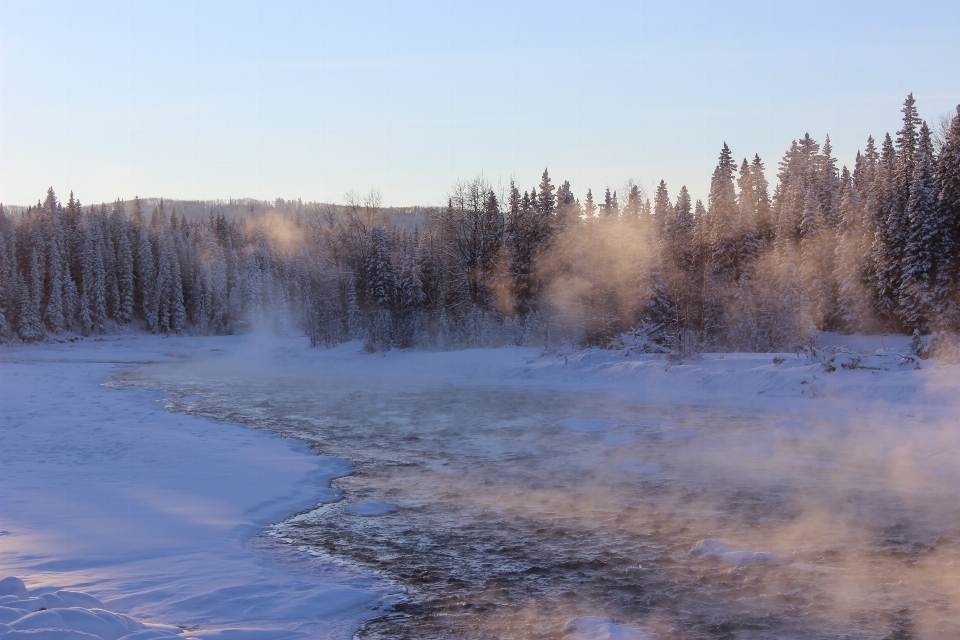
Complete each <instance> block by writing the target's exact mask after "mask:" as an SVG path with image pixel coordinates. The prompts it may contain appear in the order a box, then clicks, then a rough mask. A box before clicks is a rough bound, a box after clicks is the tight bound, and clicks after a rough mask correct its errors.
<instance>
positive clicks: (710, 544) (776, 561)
mask: <svg viewBox="0 0 960 640" xmlns="http://www.w3.org/2000/svg"><path fill="white" fill-rule="evenodd" d="M690 555H692V556H702V557H704V558H709V559H711V560H719V561H720V562H726V563H727V564H737V565H746V564H769V565H785V564H790V560H788V559H787V558H784V557H783V556H778V555H777V554H775V553H770V552H767V551H749V550H747V549H740V548H738V547H732V546H730V545H728V544H726V543H724V542H720V541H719V540H710V539H707V540H701V541H700V542H698V543H697V544H696V546H695V547H693V549H691V550H690Z"/></svg>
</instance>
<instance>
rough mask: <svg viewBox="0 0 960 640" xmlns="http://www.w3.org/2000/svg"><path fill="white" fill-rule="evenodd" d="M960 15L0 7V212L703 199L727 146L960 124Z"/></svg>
mask: <svg viewBox="0 0 960 640" xmlns="http://www.w3.org/2000/svg"><path fill="white" fill-rule="evenodd" d="M958 33H960V1H957V0H950V1H932V0H931V1H927V2H924V1H920V0H913V1H911V2H906V1H902V2H883V1H873V2H866V1H851V0H846V1H844V0H833V1H832V2H813V1H803V2H799V1H797V2H795V1H775V0H766V1H755V2H742V1H738V0H698V1H689V2H683V1H678V2H666V1H661V2H649V1H644V2H639V1H635V2H599V1H596V2H593V1H592V2H585V1H582V2H519V1H514V2H495V1H480V2H467V1H447V2H404V1H399V0H396V1H369V2H364V1H353V2H282V1H273V2H266V1H261V2H231V1H213V0H210V1H193V2H172V1H163V2H148V1H142V0H128V1H125V2H87V1H85V0H66V1H63V0H61V1H58V2H41V1H36V0H31V1H29V2H25V1H15V0H0V201H3V202H5V203H8V204H28V203H30V202H35V201H36V200H37V199H38V198H41V197H42V196H43V194H44V193H45V191H46V188H47V187H48V186H50V185H53V186H54V188H56V189H57V191H58V193H59V194H60V195H61V197H64V198H65V197H66V195H67V193H68V192H69V190H70V189H73V190H74V191H75V192H76V193H77V195H78V197H80V198H81V200H82V201H83V202H84V203H88V204H89V203H93V202H100V201H102V200H107V201H109V200H113V199H115V198H117V197H120V198H124V199H129V198H132V197H133V196H134V195H140V196H141V197H150V196H166V197H171V198H172V197H176V198H203V199H214V198H229V197H234V198H238V197H255V198H262V199H273V198H275V197H278V196H281V197H284V198H287V199H291V198H298V197H301V198H303V199H304V200H322V201H342V197H343V194H344V192H346V191H347V190H350V189H355V190H357V191H361V192H366V191H368V190H369V189H370V188H371V187H374V188H378V189H380V190H381V191H382V193H383V197H384V202H385V204H388V205H412V204H433V203H437V202H440V201H441V200H442V199H443V198H444V194H445V193H446V192H447V191H448V189H449V187H450V185H451V184H452V183H453V182H455V181H456V180H458V179H466V178H471V177H473V176H476V175H477V174H479V173H481V172H483V173H484V174H485V175H486V176H487V177H488V178H490V179H491V180H492V181H493V182H495V183H496V182H497V181H498V180H502V181H506V180H508V179H509V177H510V176H511V175H515V176H516V177H517V179H518V181H519V183H520V185H521V187H522V188H525V189H526V188H529V187H530V186H533V185H535V184H536V183H537V181H538V180H539V177H540V173H541V172H542V171H543V168H544V166H548V167H549V168H550V172H551V175H552V176H553V177H554V180H555V181H559V180H562V179H568V180H570V182H571V184H572V186H573V189H574V193H575V194H576V195H577V196H578V197H579V198H580V199H581V200H582V199H583V196H584V194H585V193H586V190H587V187H592V188H593V190H594V192H595V193H598V192H602V191H603V189H604V187H606V186H608V185H609V186H610V187H611V188H617V187H619V186H620V185H622V184H623V183H624V182H625V180H626V179H627V178H630V177H632V178H634V179H635V180H637V181H638V182H639V183H640V184H642V185H643V186H644V187H645V188H646V189H647V190H648V192H649V193H652V190H653V185H655V184H656V183H657V182H658V181H659V180H660V179H661V178H664V179H666V181H667V184H668V186H669V187H670V193H671V196H675V194H676V192H677V190H678V189H679V187H680V185H681V184H687V185H688V187H689V188H690V190H691V192H692V194H693V196H694V197H695V198H705V196H706V189H707V185H708V184H709V178H710V174H711V172H712V170H713V167H714V165H715V164H716V157H717V154H718V152H719V149H720V147H721V145H722V144H723V142H724V141H726V142H727V143H728V144H729V145H730V147H731V149H732V150H733V152H734V155H735V156H736V157H737V158H743V157H744V156H748V157H750V158H752V157H753V154H754V153H759V154H760V156H761V158H763V160H764V162H765V163H766V165H767V170H768V171H767V173H768V177H769V178H770V180H771V182H773V181H774V179H775V173H776V167H777V162H778V160H779V158H780V157H781V156H782V154H783V152H784V150H785V149H786V148H787V146H788V145H789V143H790V141H791V140H792V139H794V138H796V137H798V136H802V135H803V134H804V132H807V131H809V132H810V134H811V135H812V136H814V138H816V139H817V140H819V141H822V140H823V137H824V134H827V133H829V134H830V137H831V139H832V141H833V145H834V150H835V155H837V156H838V157H839V159H840V160H841V162H843V163H849V162H851V160H852V158H853V156H854V154H855V153H856V150H857V149H859V148H862V147H863V145H864V142H865V140H866V137H867V135H869V134H871V133H872V134H873V135H875V136H882V135H883V133H884V132H886V131H890V132H891V133H892V132H894V131H895V130H896V129H897V127H898V122H899V116H900V113H899V109H900V107H901V104H902V102H903V98H904V96H905V95H906V94H907V93H908V92H911V91H912V92H913V93H914V95H915V96H916V98H917V101H918V107H919V110H920V115H921V117H924V118H927V119H930V120H933V119H936V118H937V117H938V116H939V115H940V114H942V113H945V112H948V111H952V110H953V109H954V107H955V106H956V105H957V104H958V103H960V37H958V35H957V34H958Z"/></svg>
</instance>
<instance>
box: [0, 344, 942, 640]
mask: <svg viewBox="0 0 960 640" xmlns="http://www.w3.org/2000/svg"><path fill="white" fill-rule="evenodd" d="M907 342H908V340H907V339H904V338H900V339H898V340H891V339H890V338H868V337H855V338H850V337H842V336H824V338H823V340H822V343H823V345H824V348H823V349H821V350H820V351H818V352H817V353H815V354H814V353H792V354H722V355H721V354H710V355H705V356H703V357H702V358H698V359H693V360H689V361H685V362H669V361H667V360H666V359H664V358H658V357H653V356H647V355H629V354H627V355H625V354H624V353H615V352H608V351H598V350H586V351H577V352H563V351H560V352H552V353H546V354H545V353H543V352H542V351H540V350H536V349H521V348H503V349H477V350H468V351H457V352H437V353H434V352H423V351H391V352H387V353H381V354H366V353H363V352H362V349H361V346H360V344H359V343H349V344H346V345H342V346H340V347H337V348H334V349H329V350H328V349H309V348H307V347H306V345H305V340H303V339H297V338H290V339H280V338H272V337H264V336H233V337H222V338H161V337H154V336H142V335H131V336H125V337H111V338H108V339H104V340H103V341H97V340H90V339H88V340H83V341H79V342H75V343H64V344H47V345H38V346H32V347H3V348H0V403H2V413H0V416H2V420H3V423H2V431H0V455H2V471H0V473H2V476H0V529H2V532H0V549H2V555H0V574H2V575H0V577H2V576H7V575H16V576H19V577H21V578H23V579H24V581H25V582H26V583H27V587H28V588H29V589H30V593H29V594H28V595H29V596H34V597H35V596H37V595H43V594H47V593H53V592H55V591H57V590H62V589H67V590H76V591H85V592H89V593H91V594H93V595H94V596H96V597H97V598H99V599H100V600H101V601H102V602H103V604H104V606H105V607H106V608H108V609H110V610H112V611H116V612H120V613H123V614H127V615H129V616H131V617H133V618H135V619H137V620H140V621H146V622H161V623H166V624H174V625H181V626H183V627H187V628H189V629H190V631H188V632H187V635H188V636H189V637H197V638H227V637H230V638H233V637H236V638H241V637H242V638H250V639H254V638H261V637H262V638H268V637H269V638H280V637H291V638H293V637H334V638H349V637H351V636H352V634H353V632H354V631H355V629H356V627H357V625H358V624H359V623H360V622H361V621H362V620H364V619H365V618H369V617H371V616H374V615H377V613H378V609H377V607H378V606H380V607H381V609H380V610H382V606H383V603H384V602H389V600H390V594H391V593H392V592H393V591H395V588H394V587H391V586H389V585H387V584H385V583H383V582H380V581H378V580H377V579H376V578H375V577H374V576H372V575H369V574H364V573H362V572H360V571H354V570H350V569H347V568H345V567H343V566H342V565H339V564H334V563H332V562H330V561H327V560H322V559H320V558H311V557H310V556H307V555H306V554H304V553H302V552H300V551H297V550H296V549H293V548H291V547H288V546H285V545H282V544H281V543H279V542H277V541H276V540H274V539H273V538H269V537H266V536H262V535H260V534H261V532H262V531H263V529H264V527H265V526H266V525H267V524H270V523H273V522H278V521H281V520H284V519H286V518H287V517H288V516H290V515H292V514H294V513H296V512H298V511H301V510H303V509H307V508H310V507H312V506H314V505H315V504H316V503H318V502H323V501H329V500H332V499H335V498H336V495H335V492H334V491H333V490H331V489H329V488H327V485H328V483H329V481H330V479H331V478H334V477H337V476H339V475H342V474H344V473H346V472H348V471H349V463H347V462H346V461H343V460H340V459H337V458H322V457H317V456H315V455H314V454H313V453H312V452H311V451H310V450H309V449H307V448H306V447H305V446H303V445H300V444H298V443H295V442H291V441H285V440H282V439H280V438H277V437H275V436H271V435H268V434H266V433H263V432H260V431H254V430H250V429H246V428H243V427H240V426H237V425H233V424H230V423H224V422H216V421H211V420H205V419H201V418H196V417H191V416H182V415H177V414H171V413H167V412H166V411H165V410H164V407H163V405H162V404H161V403H160V402H159V400H161V399H162V398H161V396H160V395H159V394H157V393H154V392H149V391H138V390H115V389H111V388H105V387H104V386H103V383H104V382H105V381H106V380H107V379H108V378H109V376H111V375H112V374H114V373H115V372H117V371H120V370H122V369H123V368H126V367H135V366H137V365H138V363H146V362H161V361H163V362H169V363H184V364H185V366H189V367H190V369H189V370H190V371H191V372H192V375H201V376H202V375H216V372H217V371H224V370H231V371H240V372H246V373H247V374H249V375H253V376H263V377H269V376H272V375H276V374H280V373H282V374H283V375H285V376H309V375H311V373H317V372H323V373H324V375H333V376H335V377H337V378H338V379H340V380H355V381H357V382H358V383H362V384H369V385H377V384H384V385H397V386H401V387H402V386H404V385H416V386H420V387H422V386H430V385H437V386H441V385H455V386H470V385H478V386H485V387H491V386H493V387H496V386H506V387H510V388H514V389H518V388H521V389H522V388H529V389H551V390H558V391H566V392H570V393H590V394H607V395H610V396H615V397H617V398H618V399H622V400H626V401H629V402H630V403H634V404H642V403H653V402H656V403H660V404H675V405H678V406H683V405H707V406H717V407H741V408H749V409H751V410H754V411H761V412H762V411H767V410H769V411H771V412H777V413H781V414H782V413H791V414H794V415H796V416H798V420H794V421H784V420H780V421H777V422H775V423H774V424H772V425H771V427H770V429H769V434H768V435H769V440H770V442H775V443H781V442H790V443H796V442H798V441H814V440H817V439H818V438H823V437H829V436H825V434H824V433H823V431H822V428H821V427H814V426H812V425H811V424H810V423H807V422H804V421H803V420H802V418H803V416H804V415H808V416H811V417H816V418H819V419H821V420H820V421H819V422H820V423H822V418H824V417H829V418H830V421H831V423H832V424H835V425H837V429H842V428H844V425H845V424H846V422H847V420H848V419H852V417H853V416H857V417H858V419H860V420H862V419H863V418H864V416H867V417H868V418H869V417H870V416H873V417H874V422H875V424H876V425H877V433H878V434H879V435H878V438H879V437H883V438H885V439H887V442H888V443H889V444H890V446H891V448H892V449H896V447H897V446H899V444H900V441H898V440H897V439H896V437H891V436H890V434H891V433H901V432H903V430H904V428H909V429H913V430H917V429H918V425H921V424H923V425H926V427H924V429H926V430H925V431H924V430H922V429H921V430H918V431H916V432H915V433H917V434H920V435H918V436H916V438H914V439H913V441H911V443H910V446H911V447H914V448H916V449H923V448H924V447H926V446H927V445H929V447H930V448H931V449H933V448H935V447H936V446H940V445H949V444H951V443H954V440H955V438H954V437H953V436H952V435H950V434H951V433H952V431H945V430H943V429H942V428H941V427H943V426H945V425H946V426H950V427H953V426H954V423H955V422H956V421H957V420H958V419H960V411H958V407H957V402H958V399H957V398H956V394H955V390H956V389H957V388H960V384H958V380H960V367H957V366H951V365H944V364H941V363H938V362H936V361H932V360H927V361H918V360H917V359H915V358H911V357H910V356H909V355H908V354H907V349H906V343H907ZM841 345H844V346H845V347H846V348H844V349H840V348H839V347H840V346H841ZM918 367H919V368H918ZM568 422H569V423H563V424H562V426H564V427H566V428H568V429H571V430H574V431H583V432H598V433H600V432H604V431H605V430H608V429H609V428H610V425H608V424H606V423H605V422H604V418H602V417H598V418H597V419H596V420H593V421H590V420H586V421H585V420H575V421H568ZM811 422H812V423H816V422H817V421H814V420H811ZM931 425H932V426H931ZM677 433H679V432H677ZM673 435H676V436H677V437H682V436H683V434H680V435H677V434H673ZM615 436H616V434H614V435H611V436H609V437H608V438H607V439H608V440H610V442H611V443H612V445H615V444H616V443H615V442H613V441H614V440H615V439H616V438H615ZM624 464H627V463H624ZM630 464H634V466H633V467H630V468H629V470H630V472H632V473H636V474H641V475H649V474H655V473H658V471H659V467H657V466H656V465H653V464H646V466H642V468H641V467H640V466H637V465H638V464H639V463H630ZM624 468H626V467H624ZM952 478H953V475H952V474H951V475H950V476H949V477H947V476H943V481H944V482H948V483H950V484H952V482H953V480H952ZM388 511H389V510H386V511H383V512H384V513H386V512H388ZM360 515H363V514H360ZM370 515H375V514H370ZM708 542H714V546H716V544H718V543H715V541H708ZM737 552H738V553H741V554H743V553H747V552H746V551H744V550H742V549H737ZM750 553H753V552H750ZM754 555H756V554H755V553H754ZM738 557H739V556H738ZM751 557H752V556H751ZM2 606H4V605H3V603H2V602H0V607H2ZM601 622H602V624H612V623H610V622H609V621H606V622H603V621H601ZM598 624H600V623H598ZM584 625H586V623H583V624H580V626H584ZM601 626H602V625H601ZM576 628H577V625H573V626H572V627H571V629H573V630H574V631H575V630H576ZM611 628H613V627H611ZM626 629H627V628H626V627H624V629H623V630H621V631H622V634H623V637H631V636H629V635H627V632H626ZM2 631H3V630H2V628H0V633H2ZM572 632H573V631H571V633H572ZM638 633H639V632H638ZM14 637H15V636H14ZM118 637H119V636H118ZM584 637H587V636H584ZM637 637H640V636H637Z"/></svg>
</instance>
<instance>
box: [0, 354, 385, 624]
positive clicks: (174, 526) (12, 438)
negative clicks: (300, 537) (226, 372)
mask: <svg viewBox="0 0 960 640" xmlns="http://www.w3.org/2000/svg"><path fill="white" fill-rule="evenodd" d="M229 342H230V340H229V339H227V340H220V339H216V338H212V339H183V340H177V339H164V338H159V337H147V336H137V337H127V338H123V339H117V340H109V341H103V342H98V341H94V340H84V341H80V342H76V343H70V344H62V345H40V346H36V347H2V348H0V362H2V364H0V530H2V535H0V575H18V576H21V577H22V578H24V579H25V580H26V581H27V583H28V584H30V585H32V588H31V590H30V591H29V593H25V592H24V590H23V589H24V588H21V587H22V583H19V582H16V581H14V580H7V581H2V582H0V591H2V593H3V595H4V596H8V597H9V598H8V599H7V602H5V603H0V604H2V606H3V607H4V609H3V610H2V611H0V622H2V623H3V624H8V625H11V626H14V623H16V624H19V625H21V626H23V625H26V624H34V623H33V622H30V620H37V622H36V623H35V624H37V625H46V624H48V623H49V624H53V622H55V618H54V614H53V613H48V612H53V611H72V610H73V609H74V608H77V607H80V608H82V609H84V610H87V611H95V610H99V609H110V610H112V611H120V612H123V613H124V614H127V615H131V616H133V617H134V618H137V619H139V620H147V621H157V622H164V623H170V624H176V625H183V626H186V627H189V628H191V629H199V630H198V631H197V632H195V633H193V635H192V636H191V637H197V638H207V637H221V638H225V637H228V636H229V637H240V636H243V637H244V638H257V637H271V638H295V637H296V638H304V637H327V638H351V637H352V635H353V633H354V632H355V630H356V628H357V627H358V625H359V623H360V622H361V621H362V620H364V619H367V618H369V617H371V616H373V615H377V611H376V608H377V607H378V606H379V603H380V601H381V599H382V598H383V597H384V596H385V595H386V594H389V593H392V592H394V591H395V587H392V586H390V585H388V584H386V583H384V582H382V581H381V580H380V579H378V578H376V577H374V576H372V575H369V574H364V573H362V572H359V571H357V570H353V569H350V568H348V567H345V566H342V565H337V564H334V563H332V562H331V561H329V560H325V559H320V558H314V557H311V556H309V555H307V554H305V553H302V552H299V551H297V550H296V549H292V548H290V547H288V546H287V545H284V544H283V543H282V542H280V541H277V540H275V539H274V538H271V537H269V536H264V535H260V533H261V532H262V531H263V530H264V528H265V527H266V526H267V525H268V524H270V523H274V522H277V521H281V520H283V519H285V518H287V517H289V516H290V515H292V514H293V513H296V512H298V511H301V510H303V509H307V508H311V507H313V506H315V505H316V504H317V503H318V502H321V501H328V500H332V499H336V498H337V497H338V496H337V493H336V492H335V491H333V490H331V489H329V486H328V484H329V481H330V480H331V479H332V478H334V477H338V476H341V475H343V474H345V473H348V472H349V470H350V464H349V463H348V462H346V461H344V460H341V459H338V458H330V457H318V456H317V455H315V454H314V453H313V452H312V451H310V450H309V449H308V448H307V447H306V446H304V445H302V444H300V443H297V442H293V441H288V440H283V439H281V438H278V437H276V436H273V435H270V434H267V433H264V432H260V431H254V430H251V429H248V428H245V427H242V426H239V425H234V424H229V423H222V422H216V421H212V420H205V419H200V418H195V417H191V416H184V415H176V414H171V413H168V412H167V411H166V410H165V409H164V406H163V405H162V404H161V402H160V401H159V400H161V397H160V396H159V395H158V394H156V393H152V392H146V391H133V390H122V391H121V390H115V389H110V388H105V387H104V386H102V383H103V382H105V381H106V380H107V379H108V377H109V376H110V375H111V374H112V373H113V372H115V371H117V370H118V367H122V366H125V365H136V364H138V363H142V362H156V361H162V360H179V359H182V358H183V357H184V355H185V354H189V353H190V351H189V350H191V349H203V350H210V349H219V348H223V347H228V348H229ZM184 349H187V351H186V352H184ZM91 594H92V595H91ZM14 601H16V602H15V603H14V604H11V603H13V602H14ZM41 607H44V608H45V609H46V611H43V612H41V613H42V614H47V615H46V616H44V617H40V616H36V617H34V618H30V619H29V620H26V621H22V620H21V619H22V618H24V616H22V615H19V614H18V611H17V610H20V611H23V612H25V614H26V613H32V612H35V611H38V610H39V609H40V608H41ZM11 612H13V613H11ZM14 614H17V617H16V618H15V619H13V618H12V616H13V615H14ZM25 614H24V615H25ZM57 615H60V614H57ZM65 615H75V614H72V613H71V614H65ZM76 615H79V614H76ZM97 615H99V614H97ZM101 617H102V616H101ZM8 618H11V619H9V620H8ZM86 619H87V620H88V621H90V620H92V619H90V618H86ZM44 620H47V621H48V622H44ZM77 620H79V618H77ZM49 621H53V622H49ZM71 624H73V623H71ZM77 624H80V623H79V622H78V623H77ZM91 624H93V623H92V622H91ZM68 626H69V625H68ZM39 628H41V627H37V629H39ZM69 628H71V629H73V633H86V632H84V631H83V630H82V629H79V628H73V627H69ZM128 631H130V630H129V629H128ZM9 633H15V634H20V633H26V631H24V630H23V629H21V630H17V628H16V627H15V626H14V631H11V632H8V634H9ZM31 633H32V634H33V635H31V636H30V637H32V638H33V637H40V636H38V635H37V634H40V635H43V634H45V633H46V632H42V633H41V632H39V631H32V632H31ZM209 634H215V635H209ZM238 634H239V635H238ZM251 634H252V635H251ZM8 637H11V638H12V637H19V636H17V635H13V636H9V635H8ZM44 637H46V636H44ZM57 637H66V636H57ZM71 637H73V636H71ZM75 637H78V638H79V637H80V636H75ZM136 637H138V638H139V637H146V636H136Z"/></svg>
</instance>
